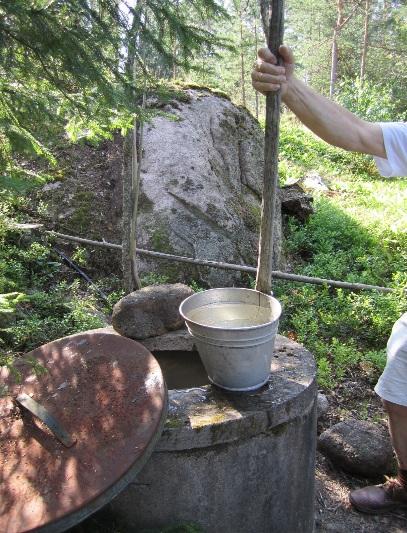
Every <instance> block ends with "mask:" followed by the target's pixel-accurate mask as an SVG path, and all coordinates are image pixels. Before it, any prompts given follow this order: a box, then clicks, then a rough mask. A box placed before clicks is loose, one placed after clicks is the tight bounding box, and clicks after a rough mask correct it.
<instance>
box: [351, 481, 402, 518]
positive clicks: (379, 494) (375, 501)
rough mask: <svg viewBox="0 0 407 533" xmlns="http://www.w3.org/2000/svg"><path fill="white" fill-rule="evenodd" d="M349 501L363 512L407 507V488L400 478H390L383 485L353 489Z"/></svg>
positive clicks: (383, 511)
mask: <svg viewBox="0 0 407 533" xmlns="http://www.w3.org/2000/svg"><path fill="white" fill-rule="evenodd" d="M349 501H350V503H351V504H352V505H353V507H355V509H357V510H358V511H360V512H362V513H369V514H376V513H386V512H388V511H393V510H395V509H400V508H403V507H405V508H407V490H406V489H405V488H404V487H403V485H402V484H401V483H400V481H399V480H398V479H388V480H387V481H386V483H383V485H374V486H371V487H365V488H363V489H357V490H353V491H352V492H351V493H350V494H349Z"/></svg>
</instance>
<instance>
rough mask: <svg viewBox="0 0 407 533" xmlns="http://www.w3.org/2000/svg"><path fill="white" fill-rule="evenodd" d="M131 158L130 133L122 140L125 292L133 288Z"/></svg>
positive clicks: (123, 268)
mask: <svg viewBox="0 0 407 533" xmlns="http://www.w3.org/2000/svg"><path fill="white" fill-rule="evenodd" d="M131 159H132V134H131V133H129V134H128V135H126V137H125V139H124V142H123V166H122V177H123V179H122V182H123V204H122V205H123V207H122V270H123V289H124V290H125V291H126V294H127V293H129V292H131V291H132V290H133V287H134V284H133V278H132V261H131V253H130V242H131V240H130V235H131V229H130V227H131V212H132V200H131V174H132V168H131Z"/></svg>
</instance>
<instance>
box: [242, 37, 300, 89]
mask: <svg viewBox="0 0 407 533" xmlns="http://www.w3.org/2000/svg"><path fill="white" fill-rule="evenodd" d="M278 51H279V53H280V55H281V57H282V58H283V61H284V65H283V66H278V65H277V59H276V56H275V55H274V54H272V53H271V52H270V50H269V49H268V48H260V50H259V51H258V53H257V56H258V59H257V61H256V64H255V68H254V69H253V71H252V85H253V87H254V88H255V89H256V91H259V92H260V93H262V94H264V95H267V93H268V92H269V91H278V90H279V89H281V95H282V96H284V94H285V93H286V91H287V89H288V85H289V83H290V80H291V79H293V77H294V76H293V75H294V56H293V53H292V50H291V48H289V47H288V46H285V45H281V46H280V48H279V50H278Z"/></svg>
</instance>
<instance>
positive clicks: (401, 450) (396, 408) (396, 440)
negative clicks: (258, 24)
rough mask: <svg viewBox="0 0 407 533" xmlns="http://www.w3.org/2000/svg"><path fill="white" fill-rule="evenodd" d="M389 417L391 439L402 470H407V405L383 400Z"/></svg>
mask: <svg viewBox="0 0 407 533" xmlns="http://www.w3.org/2000/svg"><path fill="white" fill-rule="evenodd" d="M383 405H384V408H385V409H386V411H387V415H388V417H389V428H390V435H391V441H392V444H393V448H394V451H395V452H396V456H397V461H398V464H399V468H400V469H401V470H405V471H407V407H405V406H404V405H397V404H395V403H392V402H388V401H387V400H383Z"/></svg>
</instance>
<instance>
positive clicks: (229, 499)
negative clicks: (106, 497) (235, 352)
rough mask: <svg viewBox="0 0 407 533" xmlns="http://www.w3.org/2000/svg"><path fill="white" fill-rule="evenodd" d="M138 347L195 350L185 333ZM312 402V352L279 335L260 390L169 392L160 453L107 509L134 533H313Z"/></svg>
mask: <svg viewBox="0 0 407 533" xmlns="http://www.w3.org/2000/svg"><path fill="white" fill-rule="evenodd" d="M145 345H146V347H147V348H149V349H150V350H151V351H156V352H162V351H165V350H168V351H169V352H171V351H174V354H175V353H176V351H177V350H182V351H184V352H185V351H190V352H191V354H192V353H193V351H192V350H193V348H194V347H193V344H192V342H191V340H190V338H189V337H188V334H187V333H186V332H182V331H180V332H173V333H170V334H168V335H167V336H163V337H156V338H152V339H147V340H146V341H145ZM316 396H317V387H316V380H315V364H314V359H313V357H312V355H311V354H310V353H309V352H308V351H307V350H306V349H305V348H304V347H302V346H301V345H299V344H297V343H295V342H293V341H291V340H289V339H287V338H285V337H282V336H277V339H276V345H275V351H274V357H273V362H272V368H271V375H270V379H269V382H268V383H267V384H266V385H265V386H264V387H262V388H261V389H260V390H258V391H255V392H251V393H240V394H231V393H227V392H224V391H222V390H220V389H218V388H216V387H214V386H212V385H204V386H199V387H191V388H188V389H177V390H175V389H173V390H169V413H168V419H167V422H166V425H165V429H164V431H163V434H162V436H161V438H160V440H159V441H158V444H157V447H156V449H155V451H154V452H153V454H152V456H151V458H150V459H149V461H148V463H147V464H146V466H145V467H144V469H143V470H142V472H141V473H140V474H139V475H138V477H137V479H136V480H135V482H134V483H132V484H130V485H129V486H128V487H127V488H126V489H125V490H124V491H123V492H122V493H121V494H120V495H119V496H118V497H117V498H116V499H115V500H113V501H112V502H111V504H110V511H111V512H113V514H114V515H115V516H116V517H117V520H118V522H119V523H120V524H123V526H124V527H125V528H126V527H127V528H132V530H139V529H140V530H142V529H144V528H146V529H147V528H160V527H164V526H168V525H170V524H177V523H185V522H191V523H195V524H198V525H199V526H200V527H201V528H202V529H203V530H204V531H205V532H207V533H218V532H220V531H221V532H222V533H238V532H241V533H243V532H244V533H266V532H267V533H269V532H272V531H274V532H289V533H307V532H312V531H313V525H314V461H315V446H316ZM129 530H130V529H129Z"/></svg>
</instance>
